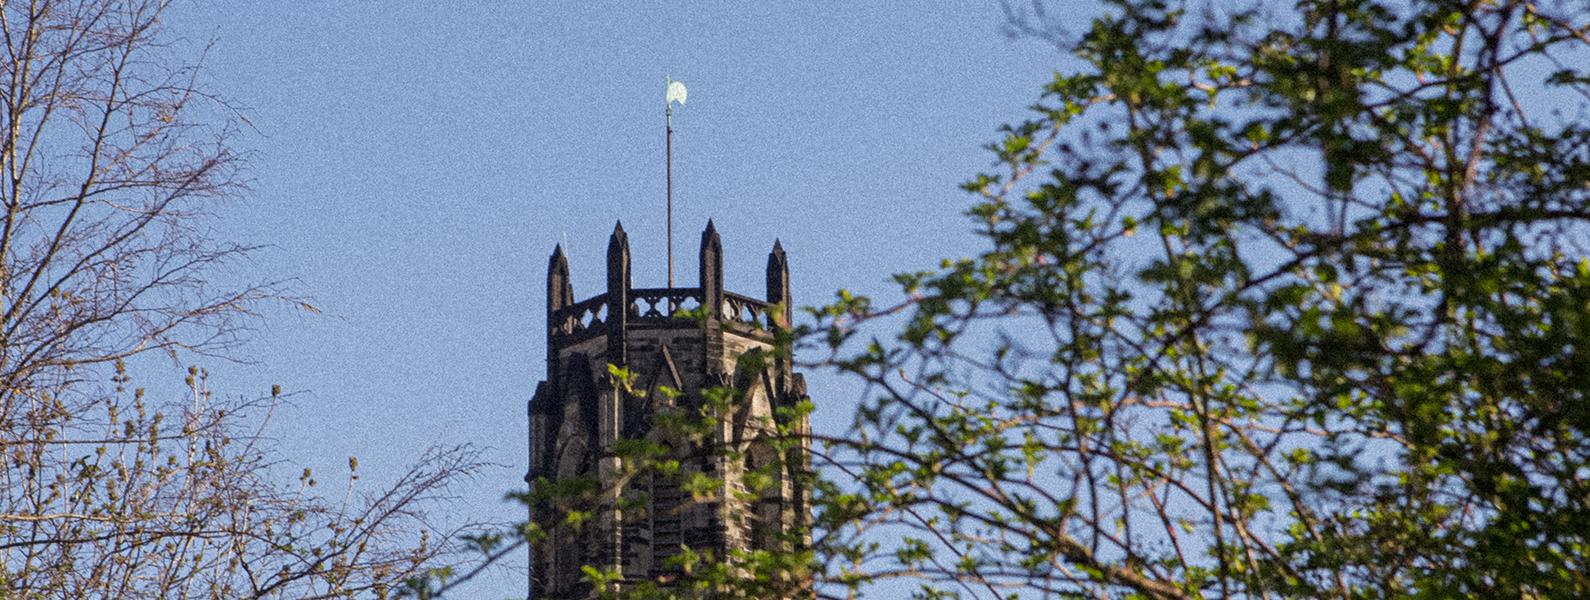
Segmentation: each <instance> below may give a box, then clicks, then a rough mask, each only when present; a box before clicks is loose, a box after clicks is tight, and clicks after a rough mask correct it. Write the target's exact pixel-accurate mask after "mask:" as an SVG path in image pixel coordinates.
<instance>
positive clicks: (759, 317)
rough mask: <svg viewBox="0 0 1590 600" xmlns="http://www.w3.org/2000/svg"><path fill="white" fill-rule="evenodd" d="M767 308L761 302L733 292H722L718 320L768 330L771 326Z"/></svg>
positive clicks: (764, 303)
mask: <svg viewBox="0 0 1590 600" xmlns="http://www.w3.org/2000/svg"><path fill="white" fill-rule="evenodd" d="M769 306H771V305H769V304H768V303H767V302H765V301H763V300H757V299H756V298H752V297H750V296H746V295H743V294H736V293H734V292H724V293H723V306H722V307H721V308H720V309H719V310H718V315H719V318H721V319H723V320H725V321H728V322H731V323H739V324H743V325H750V326H752V327H754V328H757V329H768V328H771V327H772V326H773V323H772V321H769V320H768V319H769V315H768V307H769Z"/></svg>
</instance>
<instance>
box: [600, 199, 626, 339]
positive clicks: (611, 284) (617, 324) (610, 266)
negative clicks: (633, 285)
mask: <svg viewBox="0 0 1590 600" xmlns="http://www.w3.org/2000/svg"><path fill="white" fill-rule="evenodd" d="M604 320H605V322H606V324H607V362H609V363H612V364H615V365H623V364H625V363H626V360H625V358H626V353H625V351H624V329H625V326H626V325H628V323H629V235H628V234H626V233H624V223H623V222H622V221H620V222H619V223H618V224H616V225H614V226H613V236H612V237H611V238H609V239H608V240H607V316H606V317H605V319H604Z"/></svg>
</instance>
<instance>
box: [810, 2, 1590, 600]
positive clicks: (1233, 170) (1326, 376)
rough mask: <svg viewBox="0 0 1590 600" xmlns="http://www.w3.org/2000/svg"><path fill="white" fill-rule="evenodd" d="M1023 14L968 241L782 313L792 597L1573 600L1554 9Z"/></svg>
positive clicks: (1585, 371) (1577, 513)
mask: <svg viewBox="0 0 1590 600" xmlns="http://www.w3.org/2000/svg"><path fill="white" fill-rule="evenodd" d="M1035 6H1037V7H1038V9H1037V10H1027V11H1025V12H1024V13H1021V12H1019V11H1016V10H1015V9H1012V14H1020V16H1021V18H1020V19H1018V23H1017V25H1018V27H1017V30H1018V31H1021V32H1026V33H1036V34H1039V35H1043V36H1046V37H1047V38H1048V39H1050V40H1051V41H1054V42H1055V43H1056V44H1057V45H1059V47H1061V48H1062V49H1063V50H1065V51H1066V52H1067V53H1068V54H1069V55H1070V57H1069V58H1071V59H1074V64H1077V65H1078V66H1077V67H1076V68H1074V69H1069V70H1068V71H1066V72H1061V73H1057V75H1056V76H1055V79H1054V81H1053V82H1052V83H1051V84H1049V85H1048V86H1047V88H1046V89H1045V91H1044V93H1043V95H1042V97H1041V99H1040V100H1039V102H1038V103H1037V104H1036V106H1035V107H1034V114H1033V115H1032V116H1031V118H1030V119H1028V120H1026V121H1023V122H1021V123H1019V124H1016V125H1012V126H1010V127H1008V128H1007V129H1006V131H1005V132H1004V136H1003V139H1001V140H1000V141H999V142H997V143H995V144H993V145H992V146H991V147H990V149H991V150H992V152H993V153H994V154H995V155H996V156H997V159H998V161H997V164H998V165H999V166H998V169H997V171H996V172H992V173H988V174H983V175H979V176H977V177H976V178H974V179H973V180H971V181H970V182H968V183H967V184H966V189H967V190H968V191H969V192H971V193H972V194H973V195H974V196H975V198H976V201H975V204H974V205H973V206H972V207H971V209H970V210H969V211H968V214H969V216H970V217H971V218H972V219H973V221H974V222H975V223H976V224H977V227H978V229H979V231H980V232H981V235H982V237H983V238H984V241H985V242H986V244H987V246H986V249H985V250H984V251H983V252H982V253H981V254H980V255H978V256H976V257H975V258H971V259H965V260H952V261H947V262H946V263H944V265H943V266H942V268H939V269H936V270H931V271H925V272H919V273H908V274H903V275H901V276H899V281H900V282H901V284H902V287H903V289H904V291H905V292H906V294H907V296H908V298H909V299H908V300H907V301H906V303H905V304H902V305H900V306H896V307H891V308H889V309H886V310H885V309H880V308H878V307H877V306H875V305H874V303H872V302H871V301H870V300H868V299H866V298H861V297H843V298H841V300H840V301H839V302H837V303H835V304H834V305H832V306H828V307H824V308H822V309H820V310H818V311H817V315H818V317H819V320H820V322H819V324H818V325H819V326H818V333H821V334H823V335H820V336H819V337H817V338H816V339H817V340H820V342H819V345H821V346H826V347H828V348H830V349H831V350H832V356H833V359H832V361H831V364H833V365H835V366H837V367H838V368H839V369H841V370H843V371H845V372H849V373H852V374H855V375H856V376H859V377H862V378H864V379H865V381H866V382H868V383H869V384H870V388H869V389H870V390H871V392H869V396H868V398H867V399H866V400H865V401H864V402H863V403H862V405H861V407H860V409H859V410H858V411H857V413H856V417H855V421H854V426H853V429H852V430H851V431H849V432H846V435H843V436H833V437H830V438H827V439H824V440H823V441H824V442H825V443H826V452H825V454H824V457H825V458H826V460H827V463H826V466H825V467H821V468H822V469H824V471H823V472H825V473H826V474H828V475H830V476H832V477H830V478H829V479H830V481H829V482H828V483H827V484H826V485H825V487H824V490H825V492H824V493H823V494H820V496H819V498H818V500H817V505H818V507H819V519H818V525H817V526H818V528H819V531H820V532H821V533H822V535H821V536H820V537H819V540H820V544H819V547H818V551H819V553H820V556H821V557H822V559H823V561H824V570H825V572H826V573H828V575H829V576H830V581H831V582H833V583H834V584H835V585H836V586H837V587H829V588H825V589H829V590H833V591H843V590H846V589H848V590H850V591H851V593H854V594H859V593H861V592H865V591H866V590H867V589H869V586H872V585H875V584H878V583H880V582H882V581H885V580H888V579H898V578H905V579H907V580H909V581H911V582H913V583H912V585H915V586H917V588H918V591H917V594H916V595H917V597H922V598H942V597H968V598H1007V597H1054V596H1060V597H1072V596H1077V597H1101V598H1102V597H1116V596H1123V597H1149V598H1190V597H1205V596H1218V597H1231V596H1240V597H1248V596H1264V597H1394V596H1411V595H1428V596H1434V597H1460V596H1475V595H1487V594H1499V595H1507V596H1523V597H1562V598H1568V597H1583V596H1585V595H1586V594H1590V577H1587V576H1586V573H1590V562H1587V557H1590V478H1587V477H1586V473H1587V472H1590V402H1587V400H1590V354H1587V351H1590V254H1587V248H1586V243H1587V240H1590V237H1587V234H1590V125H1587V122H1586V118H1587V115H1590V112H1587V109H1590V104H1587V99H1590V72H1587V70H1586V65H1590V60H1587V59H1590V13H1587V12H1586V11H1584V9H1583V5H1582V4H1579V3H1575V2H1555V3H1554V2H1543V1H1542V2H1536V1H1523V0H1473V1H1462V2H1459V1H1450V0H1413V1H1409V2H1377V1H1373V0H1300V1H1298V2H1296V4H1295V5H1291V6H1282V5H1279V4H1271V3H1252V4H1249V5H1243V6H1234V5H1232V4H1229V3H1224V2H1220V3H1216V2H1166V1H1164V0H1114V1H1111V2H1109V3H1108V7H1107V9H1106V10H1105V11H1104V13H1103V14H1102V15H1101V16H1099V17H1097V18H1095V19H1093V20H1092V23H1091V25H1089V26H1088V27H1087V28H1086V30H1085V31H1084V32H1082V33H1080V34H1078V35H1066V34H1059V33H1054V32H1056V31H1058V30H1059V28H1056V27H1051V26H1049V25H1052V24H1053V23H1052V22H1050V21H1045V19H1046V18H1047V17H1046V12H1045V11H1044V10H1043V6H1042V4H1036V3H1035ZM892 314H901V315H902V316H901V317H900V320H890V319H887V318H883V316H884V315H892ZM841 474H842V475H843V476H842V477H840V475H841ZM847 480H848V481H847ZM851 482H854V483H851Z"/></svg>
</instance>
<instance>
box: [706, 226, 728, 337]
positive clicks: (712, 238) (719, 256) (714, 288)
mask: <svg viewBox="0 0 1590 600" xmlns="http://www.w3.org/2000/svg"><path fill="white" fill-rule="evenodd" d="M701 305H702V306H704V307H706V308H707V309H708V310H711V311H712V313H713V314H714V315H715V316H716V315H717V313H718V312H720V311H722V310H723V240H721V239H719V238H718V228H717V227H716V226H714V225H713V224H712V220H711V219H708V220H707V230H706V231H703V232H701Z"/></svg>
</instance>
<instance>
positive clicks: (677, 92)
mask: <svg viewBox="0 0 1590 600" xmlns="http://www.w3.org/2000/svg"><path fill="white" fill-rule="evenodd" d="M666 80H667V82H668V92H667V98H666V99H665V100H664V101H663V105H664V106H665V107H666V108H664V109H663V114H664V115H665V116H666V118H667V128H668V129H667V130H668V135H667V137H668V287H670V288H671V287H673V286H674V103H675V102H678V103H679V106H684V105H685V98H686V97H688V96H689V95H690V92H689V90H686V89H685V84H683V83H681V82H678V81H674V78H673V77H672V76H669V77H667V78H666Z"/></svg>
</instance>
